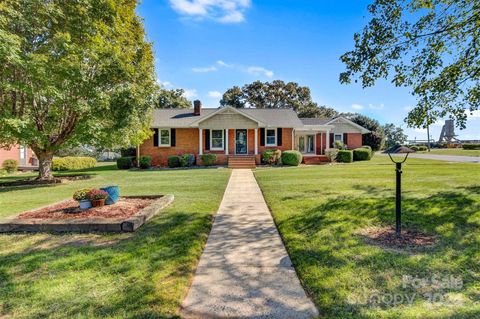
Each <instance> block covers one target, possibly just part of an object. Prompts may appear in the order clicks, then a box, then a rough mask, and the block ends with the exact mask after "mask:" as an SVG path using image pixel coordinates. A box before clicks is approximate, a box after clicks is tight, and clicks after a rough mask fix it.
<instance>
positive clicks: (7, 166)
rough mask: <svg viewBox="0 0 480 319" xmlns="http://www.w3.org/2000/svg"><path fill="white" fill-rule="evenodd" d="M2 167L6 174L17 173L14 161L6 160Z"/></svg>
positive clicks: (16, 165) (16, 164)
mask: <svg viewBox="0 0 480 319" xmlns="http://www.w3.org/2000/svg"><path fill="white" fill-rule="evenodd" d="M2 167H3V169H4V170H5V171H7V173H9V174H12V173H15V172H16V171H17V169H18V162H17V161H16V160H14V159H7V160H4V161H3V163H2Z"/></svg>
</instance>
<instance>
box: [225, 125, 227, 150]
mask: <svg viewBox="0 0 480 319" xmlns="http://www.w3.org/2000/svg"><path fill="white" fill-rule="evenodd" d="M225 135H226V136H225V154H226V155H228V128H227V129H225Z"/></svg>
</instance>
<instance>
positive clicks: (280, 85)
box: [220, 80, 338, 117]
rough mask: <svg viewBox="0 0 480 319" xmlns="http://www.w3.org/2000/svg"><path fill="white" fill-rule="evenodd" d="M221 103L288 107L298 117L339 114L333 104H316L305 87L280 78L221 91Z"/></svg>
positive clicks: (244, 105)
mask: <svg viewBox="0 0 480 319" xmlns="http://www.w3.org/2000/svg"><path fill="white" fill-rule="evenodd" d="M220 105H222V106H232V107H236V108H244V107H254V108H262V109H274V108H291V109H293V110H294V111H295V112H297V113H298V115H299V116H300V117H334V116H336V115H337V114H338V113H337V112H336V111H335V110H334V109H332V108H328V107H326V106H318V105H317V104H316V103H315V102H313V101H312V97H311V94H310V89H309V88H308V87H306V86H300V85H298V83H295V82H288V83H285V82H284V81H281V80H274V81H272V82H261V81H255V82H253V83H250V84H246V85H244V86H243V87H242V88H240V87H238V86H234V87H232V88H230V89H228V90H227V91H226V92H225V93H224V94H223V98H222V99H221V100H220Z"/></svg>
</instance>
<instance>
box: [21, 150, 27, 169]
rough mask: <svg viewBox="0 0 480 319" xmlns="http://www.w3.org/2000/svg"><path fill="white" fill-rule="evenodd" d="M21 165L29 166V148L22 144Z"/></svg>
mask: <svg viewBox="0 0 480 319" xmlns="http://www.w3.org/2000/svg"><path fill="white" fill-rule="evenodd" d="M20 166H27V148H26V147H25V146H22V145H20Z"/></svg>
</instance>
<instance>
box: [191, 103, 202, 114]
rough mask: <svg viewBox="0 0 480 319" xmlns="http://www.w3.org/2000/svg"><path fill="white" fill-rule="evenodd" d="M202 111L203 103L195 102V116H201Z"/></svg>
mask: <svg viewBox="0 0 480 319" xmlns="http://www.w3.org/2000/svg"><path fill="white" fill-rule="evenodd" d="M201 109H202V102H200V100H195V101H193V115H195V116H198V115H200V110H201Z"/></svg>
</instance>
